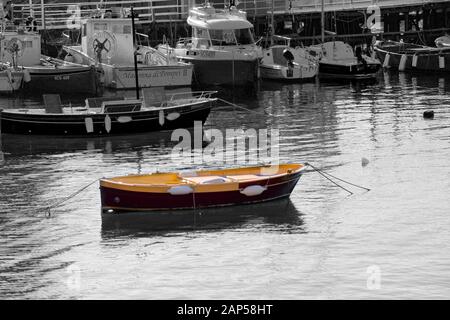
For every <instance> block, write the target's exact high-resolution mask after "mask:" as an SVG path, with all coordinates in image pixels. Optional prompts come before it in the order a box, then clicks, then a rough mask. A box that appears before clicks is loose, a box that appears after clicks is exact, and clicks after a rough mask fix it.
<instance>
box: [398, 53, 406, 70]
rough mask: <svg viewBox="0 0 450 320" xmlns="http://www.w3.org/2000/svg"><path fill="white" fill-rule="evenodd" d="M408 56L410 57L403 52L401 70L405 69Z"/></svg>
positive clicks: (399, 66)
mask: <svg viewBox="0 0 450 320" xmlns="http://www.w3.org/2000/svg"><path fill="white" fill-rule="evenodd" d="M407 58H408V57H407V56H406V54H402V57H401V58H400V64H399V65H398V70H399V71H405V68H406V59H407Z"/></svg>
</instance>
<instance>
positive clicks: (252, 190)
mask: <svg viewBox="0 0 450 320" xmlns="http://www.w3.org/2000/svg"><path fill="white" fill-rule="evenodd" d="M266 190H267V188H266V187H263V186H260V185H254V186H248V187H246V188H245V189H243V190H241V193H242V194H245V195H246V196H247V197H251V196H259V195H260V194H261V193H263V192H264V191H266Z"/></svg>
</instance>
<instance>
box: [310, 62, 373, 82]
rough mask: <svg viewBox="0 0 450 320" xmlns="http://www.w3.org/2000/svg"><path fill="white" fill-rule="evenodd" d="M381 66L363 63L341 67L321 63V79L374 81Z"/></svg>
mask: <svg viewBox="0 0 450 320" xmlns="http://www.w3.org/2000/svg"><path fill="white" fill-rule="evenodd" d="M380 68H381V65H380V64H372V63H368V64H367V66H364V65H363V64H362V63H358V64H355V65H339V64H332V63H325V62H320V63H319V77H320V78H324V79H374V78H376V76H377V74H378V71H379V70H380Z"/></svg>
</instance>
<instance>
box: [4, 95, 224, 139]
mask: <svg viewBox="0 0 450 320" xmlns="http://www.w3.org/2000/svg"><path fill="white" fill-rule="evenodd" d="M215 93H216V92H215V91H202V92H186V93H175V94H173V95H172V96H170V97H167V96H166V94H165V91H164V89H163V88H161V87H159V88H158V87H156V88H145V89H143V94H142V96H143V97H142V98H141V99H126V98H117V97H113V98H108V97H105V98H87V99H86V100H85V105H82V106H78V107H77V106H71V105H68V106H64V105H62V103H61V99H60V96H59V95H55V94H48V95H44V96H43V97H44V105H45V108H43V109H7V110H1V109H0V122H1V132H2V133H10V134H25V135H58V136H107V135H122V134H131V133H144V132H152V131H164V130H173V129H177V128H190V127H193V126H194V121H202V123H203V122H205V121H206V118H207V117H208V115H209V113H210V111H211V107H212V106H213V103H214V102H215V101H216V100H217V98H214V97H212V95H213V94H215Z"/></svg>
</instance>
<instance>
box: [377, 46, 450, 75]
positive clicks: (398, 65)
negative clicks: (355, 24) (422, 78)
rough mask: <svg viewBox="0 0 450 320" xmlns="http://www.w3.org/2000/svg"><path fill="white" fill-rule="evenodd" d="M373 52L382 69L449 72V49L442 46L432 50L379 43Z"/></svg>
mask: <svg viewBox="0 0 450 320" xmlns="http://www.w3.org/2000/svg"><path fill="white" fill-rule="evenodd" d="M438 43H440V42H439V41H438ZM374 50H375V52H376V55H377V57H378V59H380V61H382V62H383V67H384V68H391V69H398V70H400V71H411V72H414V71H419V72H424V71H425V72H448V71H450V47H447V46H445V45H443V44H441V47H439V48H433V47H428V46H422V45H418V44H412V43H404V42H396V41H379V42H377V43H376V44H375V46H374Z"/></svg>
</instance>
